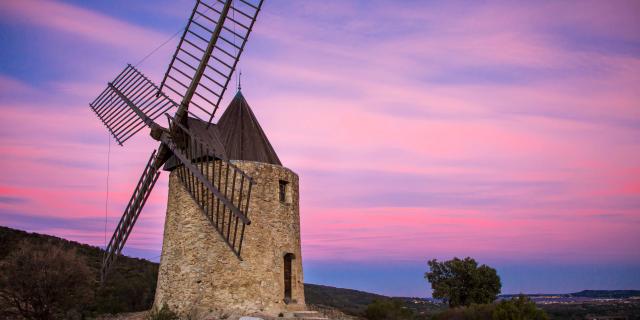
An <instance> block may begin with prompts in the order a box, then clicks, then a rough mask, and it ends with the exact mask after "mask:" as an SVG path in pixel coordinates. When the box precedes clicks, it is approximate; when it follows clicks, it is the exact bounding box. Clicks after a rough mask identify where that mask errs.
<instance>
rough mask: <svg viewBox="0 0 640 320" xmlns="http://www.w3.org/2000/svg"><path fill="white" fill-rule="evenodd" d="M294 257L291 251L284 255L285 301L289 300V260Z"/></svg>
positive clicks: (290, 275) (290, 276) (290, 274)
mask: <svg viewBox="0 0 640 320" xmlns="http://www.w3.org/2000/svg"><path fill="white" fill-rule="evenodd" d="M294 258H295V256H294V255H293V253H287V254H285V255H284V301H285V302H286V303H289V302H291V282H292V279H291V278H292V276H293V275H292V273H291V261H292V260H293V259H294Z"/></svg>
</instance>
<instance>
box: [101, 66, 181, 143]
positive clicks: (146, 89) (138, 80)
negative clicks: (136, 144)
mask: <svg viewBox="0 0 640 320" xmlns="http://www.w3.org/2000/svg"><path fill="white" fill-rule="evenodd" d="M158 90H159V89H158V87H157V86H156V85H155V84H154V83H153V82H151V80H149V79H148V78H147V77H146V76H145V75H144V74H142V73H141V72H140V71H138V70H137V69H136V68H134V67H133V66H131V65H127V67H126V68H124V70H122V72H121V73H120V74H119V75H118V76H117V77H116V78H115V79H114V80H113V81H112V82H109V84H108V85H107V88H105V89H104V90H103V91H102V93H101V94H100V95H99V96H98V97H97V98H96V99H95V100H94V101H93V102H92V103H90V104H89V105H90V107H91V109H92V110H93V111H94V112H95V113H96V115H97V116H98V118H100V120H101V121H102V122H103V123H104V125H105V126H106V127H107V129H108V130H109V131H110V132H111V134H112V135H113V137H114V138H115V139H116V141H117V142H118V144H120V145H122V144H123V143H124V142H125V141H127V140H128V139H129V138H131V137H132V136H133V135H135V134H136V133H137V132H139V131H140V130H142V128H144V127H145V126H149V127H152V128H153V127H154V126H157V125H155V122H153V120H155V119H156V118H158V117H160V116H161V115H162V114H163V113H165V112H167V111H169V110H171V109H177V104H176V103H175V102H174V101H173V100H171V99H170V98H169V97H167V96H166V95H163V94H160V95H158V94H157V93H158Z"/></svg>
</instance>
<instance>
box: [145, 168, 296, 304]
mask: <svg viewBox="0 0 640 320" xmlns="http://www.w3.org/2000/svg"><path fill="white" fill-rule="evenodd" d="M232 163H233V164H235V165H236V166H238V167H239V168H240V169H242V170H243V171H245V172H246V173H247V174H248V175H249V176H251V177H252V178H253V179H254V180H255V182H256V184H255V185H254V186H253V189H252V195H251V200H250V203H249V219H251V224H250V225H249V226H247V227H246V230H245V238H244V242H243V245H242V246H243V247H242V254H241V256H242V261H241V260H240V259H238V257H236V256H235V254H234V253H233V252H232V251H231V250H229V248H228V247H227V244H226V243H225V242H224V241H223V239H222V238H221V235H220V234H219V233H218V232H217V231H216V230H215V229H214V227H213V226H212V225H211V224H210V222H209V221H208V220H207V219H206V218H205V216H204V215H203V213H202V211H201V209H200V208H199V207H198V205H197V204H196V202H195V201H194V200H193V199H192V198H191V196H190V195H189V193H188V192H187V190H186V189H185V187H184V186H183V185H182V183H181V182H180V180H179V178H178V176H177V173H176V172H175V171H174V172H172V173H171V174H170V178H169V199H168V204H167V215H166V221H165V228H164V241H163V245H162V258H161V261H160V271H159V274H158V284H157V289H156V296H155V302H154V308H160V307H162V306H163V305H164V304H167V306H168V307H169V308H170V309H172V310H173V311H176V312H178V313H179V314H181V315H194V314H219V315H224V314H227V315H229V314H238V313H243V314H250V313H261V314H266V315H273V316H277V315H278V314H279V313H281V312H289V311H296V310H304V309H305V300H304V288H303V278H302V255H301V250H300V213H299V194H298V175H297V174H295V173H294V172H293V171H291V170H290V169H287V168H285V167H282V166H279V165H275V164H268V163H262V162H254V161H239V160H236V161H232ZM281 185H284V187H285V188H286V189H285V198H284V201H281V195H280V188H281V187H280V186H281ZM287 260H289V261H290V272H285V269H286V264H287ZM285 274H286V277H290V278H289V279H288V280H289V281H287V280H285ZM287 282H289V283H290V289H288V293H289V294H288V295H290V297H286V296H285V291H286V288H285V285H286V283H287Z"/></svg>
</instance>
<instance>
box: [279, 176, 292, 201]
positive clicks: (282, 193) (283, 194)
mask: <svg viewBox="0 0 640 320" xmlns="http://www.w3.org/2000/svg"><path fill="white" fill-rule="evenodd" d="M287 184H289V183H288V182H286V181H284V180H280V183H279V189H278V195H279V198H280V202H287Z"/></svg>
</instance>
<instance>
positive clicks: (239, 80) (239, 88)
mask: <svg viewBox="0 0 640 320" xmlns="http://www.w3.org/2000/svg"><path fill="white" fill-rule="evenodd" d="M241 81H242V70H240V73H239V74H238V91H240V90H242V82H241Z"/></svg>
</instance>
